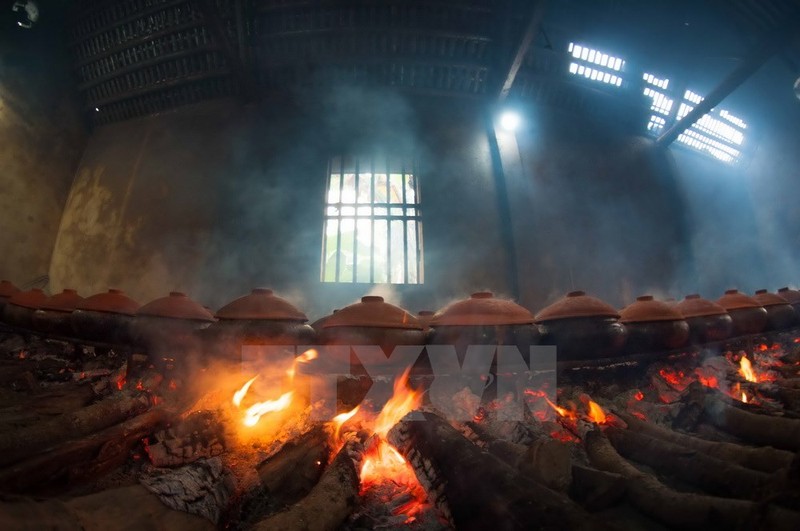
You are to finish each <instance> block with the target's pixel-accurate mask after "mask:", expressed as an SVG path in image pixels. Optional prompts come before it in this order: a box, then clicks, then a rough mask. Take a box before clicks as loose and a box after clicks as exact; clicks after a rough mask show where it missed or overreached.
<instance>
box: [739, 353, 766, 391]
mask: <svg viewBox="0 0 800 531" xmlns="http://www.w3.org/2000/svg"><path fill="white" fill-rule="evenodd" d="M764 346H766V345H764ZM739 374H740V375H742V377H744V379H745V380H747V381H748V382H757V381H758V378H757V377H756V373H755V372H754V371H753V364H752V363H750V360H749V359H747V356H742V359H741V360H739Z"/></svg>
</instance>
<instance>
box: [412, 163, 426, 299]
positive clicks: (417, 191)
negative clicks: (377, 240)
mask: <svg viewBox="0 0 800 531" xmlns="http://www.w3.org/2000/svg"><path fill="white" fill-rule="evenodd" d="M412 167H413V168H414V197H415V198H416V200H417V201H416V205H415V210H414V212H415V213H416V214H417V215H416V219H417V224H416V227H415V228H416V231H417V248H416V250H415V252H416V255H417V283H418V284H421V283H422V282H423V279H424V276H423V270H422V249H423V246H422V210H420V205H422V197H421V195H420V186H419V168H418V167H417V161H416V159H415V160H414V162H413V164H412Z"/></svg>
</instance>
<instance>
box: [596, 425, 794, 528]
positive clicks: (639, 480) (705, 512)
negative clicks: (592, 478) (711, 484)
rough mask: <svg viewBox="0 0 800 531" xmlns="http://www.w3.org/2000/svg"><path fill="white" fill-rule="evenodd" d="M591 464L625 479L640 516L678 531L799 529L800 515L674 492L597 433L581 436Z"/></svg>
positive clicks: (700, 495) (749, 503) (752, 503)
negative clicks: (645, 516)
mask: <svg viewBox="0 0 800 531" xmlns="http://www.w3.org/2000/svg"><path fill="white" fill-rule="evenodd" d="M582 439H583V442H584V446H585V448H586V453H587V454H588V455H589V459H590V461H591V463H592V464H593V465H594V466H596V467H597V468H600V469H601V470H605V471H608V472H613V473H616V474H620V475H621V476H623V477H624V478H625V479H626V482H627V494H628V499H629V500H630V501H631V503H632V504H633V505H635V506H636V507H637V508H638V509H639V510H641V511H642V512H643V513H645V514H647V515H650V516H652V517H653V518H656V519H658V520H660V521H662V522H664V523H666V524H667V525H670V526H675V527H679V528H684V529H686V528H696V529H704V528H727V529H730V528H737V529H739V528H751V529H757V528H763V529H771V530H786V531H790V530H795V529H798V528H800V513H797V512H795V511H790V510H787V509H784V508H781V507H776V506H774V505H767V506H761V505H760V504H758V503H756V502H752V501H748V500H734V499H728V498H719V497H714V496H707V495H703V494H696V493H683V492H678V491H675V490H673V489H671V488H669V487H667V486H665V485H664V484H663V483H661V482H660V481H659V480H658V479H656V478H655V477H654V476H652V475H650V474H647V473H645V472H642V471H641V470H639V469H638V468H636V467H634V466H633V465H631V464H630V463H628V462H627V461H626V460H625V459H624V458H623V457H622V456H620V455H619V454H618V453H617V452H616V451H615V450H614V447H613V446H612V445H611V443H610V442H609V440H608V439H607V438H606V436H605V435H604V434H603V432H602V431H601V430H600V429H596V428H594V427H591V428H589V429H586V430H585V433H583V436H582Z"/></svg>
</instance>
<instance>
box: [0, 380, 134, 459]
mask: <svg viewBox="0 0 800 531" xmlns="http://www.w3.org/2000/svg"><path fill="white" fill-rule="evenodd" d="M149 407H150V400H149V399H148V397H147V396H146V395H144V394H143V393H128V392H123V393H117V394H115V395H112V396H110V397H108V398H105V399H103V400H101V401H99V402H97V403H95V404H92V405H90V406H87V407H85V408H82V409H79V410H77V411H73V412H70V413H67V414H65V415H60V416H58V417H55V418H52V419H50V420H46V421H44V422H40V423H38V424H34V425H33V426H28V427H25V428H22V429H18V430H13V431H7V432H4V433H0V466H2V465H8V464H10V463H13V462H15V461H18V460H20V459H23V458H26V457H30V456H32V455H36V454H37V453H40V452H42V451H44V450H46V449H48V448H52V447H54V446H56V445H58V444H59V443H61V442H63V441H64V440H70V439H77V438H80V437H84V436H87V435H90V434H92V433H95V432H97V431H100V430H102V429H105V428H108V427H109V426H113V425H114V424H118V423H120V422H122V421H124V420H125V419H127V418H129V417H132V416H135V415H138V414H140V413H142V412H143V411H145V410H147V409H148V408H149Z"/></svg>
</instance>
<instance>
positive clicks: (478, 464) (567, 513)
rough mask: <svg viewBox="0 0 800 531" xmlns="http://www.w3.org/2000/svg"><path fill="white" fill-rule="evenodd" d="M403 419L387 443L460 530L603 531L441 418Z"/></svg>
mask: <svg viewBox="0 0 800 531" xmlns="http://www.w3.org/2000/svg"><path fill="white" fill-rule="evenodd" d="M422 415H423V416H424V421H411V420H403V421H401V422H399V423H398V424H397V425H396V426H395V427H394V428H392V430H391V431H390V432H389V441H390V442H391V443H392V444H393V445H394V446H395V447H396V448H397V449H398V450H399V451H400V453H401V454H403V455H404V456H405V457H406V458H407V459H408V460H409V462H410V463H411V464H412V466H413V468H414V471H415V472H416V474H417V477H418V479H419V481H420V483H421V484H422V485H423V486H424V487H425V488H426V491H427V493H428V495H429V496H430V497H431V499H432V501H433V502H434V503H435V504H436V505H437V507H438V508H439V509H440V511H441V512H442V513H443V514H444V515H445V517H446V518H448V519H450V520H451V521H452V523H453V524H454V525H455V526H456V527H457V528H458V529H461V530H472V529H475V530H484V529H504V530H505V529H509V530H510V529H530V528H531V525H535V526H536V527H537V528H539V529H594V528H598V527H602V526H601V525H600V524H599V523H598V522H597V521H596V520H593V519H592V517H591V516H590V515H589V514H588V513H586V511H584V509H583V508H582V507H581V506H580V505H578V504H576V503H575V502H573V501H572V500H570V499H569V498H568V497H567V496H565V495H562V494H560V493H558V492H556V491H553V490H551V489H549V488H547V487H545V486H544V485H541V484H538V483H536V482H534V481H531V480H530V479H529V478H527V477H525V476H524V475H522V474H520V473H519V472H518V471H516V470H514V469H512V468H511V467H510V466H508V465H507V464H505V463H504V462H503V461H501V460H500V459H499V458H497V457H495V456H494V455H491V454H490V453H489V452H486V451H482V450H481V449H480V448H478V447H477V446H475V445H474V444H473V443H472V442H470V441H469V439H467V438H465V437H464V436H463V435H461V434H460V433H459V432H458V431H457V430H455V429H454V428H453V427H452V426H450V425H449V424H448V423H447V422H446V421H445V420H444V419H442V418H441V417H439V416H437V415H433V414H430V413H423V414H422Z"/></svg>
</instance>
